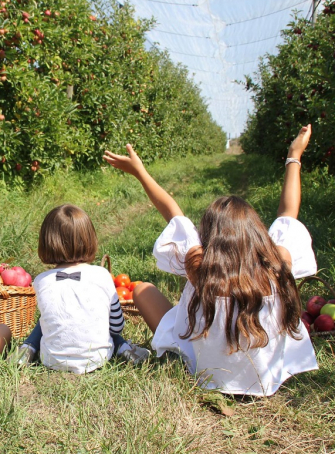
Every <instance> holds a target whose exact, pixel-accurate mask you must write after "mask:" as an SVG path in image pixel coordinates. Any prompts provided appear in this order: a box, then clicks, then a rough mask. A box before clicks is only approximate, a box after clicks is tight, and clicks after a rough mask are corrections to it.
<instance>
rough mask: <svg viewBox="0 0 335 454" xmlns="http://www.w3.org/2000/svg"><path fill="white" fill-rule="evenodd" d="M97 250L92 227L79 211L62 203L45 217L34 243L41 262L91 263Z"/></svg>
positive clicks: (90, 222) (89, 220)
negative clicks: (36, 243) (36, 242)
mask: <svg viewBox="0 0 335 454" xmlns="http://www.w3.org/2000/svg"><path fill="white" fill-rule="evenodd" d="M97 249H98V239H97V235H96V232H95V229H94V226H93V224H92V221H91V219H90V218H89V216H88V215H87V214H86V213H85V211H83V210H82V209H81V208H79V207H77V206H75V205H70V204H65V205H61V206H58V207H56V208H54V209H53V210H51V211H50V212H49V213H48V214H47V215H46V217H45V219H44V221H43V223H42V226H41V230H40V235H39V243H38V255H39V257H40V259H41V260H42V262H43V263H46V264H56V265H57V264H60V263H78V262H79V263H80V262H82V263H91V262H93V261H94V259H95V255H96V252H97Z"/></svg>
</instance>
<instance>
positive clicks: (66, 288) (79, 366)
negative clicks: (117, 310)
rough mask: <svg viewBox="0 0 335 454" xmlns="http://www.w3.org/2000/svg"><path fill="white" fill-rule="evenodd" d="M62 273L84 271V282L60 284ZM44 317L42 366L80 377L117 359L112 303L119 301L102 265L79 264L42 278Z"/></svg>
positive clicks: (38, 292)
mask: <svg viewBox="0 0 335 454" xmlns="http://www.w3.org/2000/svg"><path fill="white" fill-rule="evenodd" d="M57 271H62V272H65V273H68V274H70V273H73V272H77V271H80V273H81V279H80V281H75V280H72V279H64V280H60V281H56V274H57ZM34 289H35V291H36V297H37V305H38V308H39V310H40V312H41V318H40V323H41V329H42V333H43V336H42V339H41V350H40V357H41V361H42V363H43V364H44V365H45V366H48V367H50V368H52V369H55V370H65V371H69V372H74V373H76V374H83V373H85V372H90V371H92V370H94V369H96V368H98V367H101V366H102V365H103V364H104V363H105V362H106V361H107V360H109V359H110V357H111V356H112V354H113V350H114V344H113V340H112V338H111V336H110V332H109V316H110V308H111V304H113V303H115V302H116V301H117V300H118V296H117V293H116V290H115V286H114V283H113V279H112V277H111V275H110V273H109V272H108V271H107V269H105V268H103V267H101V266H95V265H88V264H80V265H77V266H76V267H71V268H57V269H52V270H49V271H46V272H44V273H41V274H39V275H38V276H37V277H36V279H35V280H34Z"/></svg>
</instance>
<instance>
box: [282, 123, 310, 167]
mask: <svg viewBox="0 0 335 454" xmlns="http://www.w3.org/2000/svg"><path fill="white" fill-rule="evenodd" d="M311 134H312V126H311V125H310V124H309V125H307V126H303V127H302V128H301V129H300V131H299V134H298V135H297V137H296V138H295V139H294V140H293V142H292V143H291V145H290V148H289V150H288V155H287V157H288V158H296V159H299V160H300V158H301V156H302V154H303V152H304V151H305V149H306V147H307V145H308V142H309V138H310V137H311Z"/></svg>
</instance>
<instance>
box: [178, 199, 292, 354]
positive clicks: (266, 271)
mask: <svg viewBox="0 0 335 454" xmlns="http://www.w3.org/2000/svg"><path fill="white" fill-rule="evenodd" d="M199 236H200V240H201V244H202V257H201V258H202V260H200V261H199V256H198V258H195V257H197V254H193V255H192V257H189V258H188V259H187V260H186V264H185V266H186V270H192V266H193V268H194V263H196V270H195V275H196V279H194V287H195V291H194V294H193V296H192V299H191V301H190V303H189V306H188V317H189V326H188V329H187V332H186V333H185V334H184V335H182V336H180V337H181V338H183V339H186V338H189V337H191V336H192V335H194V336H192V339H193V340H195V339H198V338H200V337H202V336H203V337H206V336H207V334H208V330H209V328H210V327H211V325H212V323H213V320H214V316H215V308H216V300H217V297H220V296H221V297H229V300H227V302H226V308H227V314H226V326H225V333H226V337H227V343H228V347H229V348H230V353H233V352H234V351H238V350H241V349H242V346H241V343H240V336H243V337H244V338H245V339H246V342H247V348H257V347H264V346H266V345H267V343H268V335H267V333H266V331H265V330H264V328H263V327H262V325H261V323H260V319H259V313H260V311H261V309H262V307H263V297H264V296H266V295H269V294H271V284H270V283H272V285H273V286H274V288H275V289H276V291H277V293H278V295H279V299H280V304H281V314H282V315H281V320H279V322H280V323H281V332H287V333H288V334H289V335H290V336H291V337H293V338H297V336H296V335H297V334H298V332H299V330H298V325H299V319H300V312H301V303H300V298H299V294H298V291H297V287H296V285H295V280H294V278H293V275H292V274H291V272H290V270H289V268H288V266H287V265H286V263H285V262H284V261H283V260H282V258H281V257H280V255H279V252H278V250H277V247H276V245H275V244H274V243H273V241H272V240H271V238H270V236H269V234H268V232H267V230H266V228H265V226H264V224H263V223H262V222H261V220H260V218H259V216H258V215H257V213H256V212H255V210H254V209H253V208H252V207H251V206H250V205H249V204H248V203H247V202H245V201H244V200H243V199H241V198H239V197H236V196H231V197H221V198H219V199H218V200H216V201H214V202H213V203H212V204H211V205H210V206H209V207H208V208H207V210H206V212H205V214H204V216H203V217H202V220H201V223H200V228H199ZM193 271H194V270H193ZM200 306H201V308H202V311H203V319H204V327H203V329H202V331H201V332H197V333H195V332H194V330H195V326H196V314H197V312H198V310H199V308H200ZM235 306H237V309H238V315H237V319H236V322H235V325H234V326H233V315H234V308H235Z"/></svg>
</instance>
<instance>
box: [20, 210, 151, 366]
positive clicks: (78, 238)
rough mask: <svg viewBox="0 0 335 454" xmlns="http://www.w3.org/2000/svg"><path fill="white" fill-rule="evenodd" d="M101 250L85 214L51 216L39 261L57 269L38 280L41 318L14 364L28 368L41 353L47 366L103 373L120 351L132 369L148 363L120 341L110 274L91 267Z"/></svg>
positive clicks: (72, 212) (116, 300) (117, 306)
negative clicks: (101, 371) (110, 360)
mask: <svg viewBox="0 0 335 454" xmlns="http://www.w3.org/2000/svg"><path fill="white" fill-rule="evenodd" d="M97 248H98V240H97V236H96V232H95V229H94V226H93V224H92V221H91V219H90V218H89V216H88V215H87V214H86V213H85V211H83V210H82V209H80V208H79V207H77V206H75V205H70V204H65V205H61V206H58V207H56V208H54V209H53V210H51V211H50V212H49V213H48V214H47V216H46V217H45V219H44V221H43V223H42V226H41V230H40V235H39V245H38V255H39V257H40V259H41V260H42V262H43V263H45V264H56V267H55V268H53V269H51V270H48V271H45V272H44V273H41V274H39V275H38V276H37V277H36V278H35V280H34V283H33V285H34V289H35V291H36V298H37V305H38V308H39V310H40V313H41V317H40V320H39V323H38V324H37V325H36V327H35V328H34V330H33V331H32V333H31V335H30V336H29V337H28V338H27V339H26V341H25V343H24V344H23V345H22V346H21V347H20V349H19V351H18V354H17V356H16V357H14V358H12V361H15V362H17V363H18V364H19V365H25V364H28V363H30V362H32V361H33V360H34V357H35V355H36V352H37V351H38V350H40V359H41V362H42V363H43V364H44V365H45V366H47V367H50V368H51V369H55V370H65V371H69V372H74V373H75V374H82V373H85V372H91V371H93V370H95V369H97V368H99V367H101V366H102V365H103V364H104V363H105V362H106V361H108V360H109V359H110V358H111V356H112V354H113V353H114V352H115V351H116V349H117V352H116V353H117V355H121V356H122V357H123V358H124V359H126V360H128V361H131V362H133V363H134V364H137V363H139V362H141V361H143V360H145V359H146V358H148V356H149V354H150V352H149V350H147V349H144V348H141V347H139V346H137V345H133V344H128V343H127V342H126V341H125V340H124V339H123V338H122V337H121V336H120V334H121V332H122V329H123V327H124V318H123V314H122V309H121V306H120V303H119V298H118V294H117V292H116V290H115V286H114V283H113V279H112V277H111V275H110V273H109V272H108V270H107V269H106V268H103V267H101V266H96V265H91V263H92V262H93V260H94V259H95V255H96V252H97ZM42 333H43V334H42Z"/></svg>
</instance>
